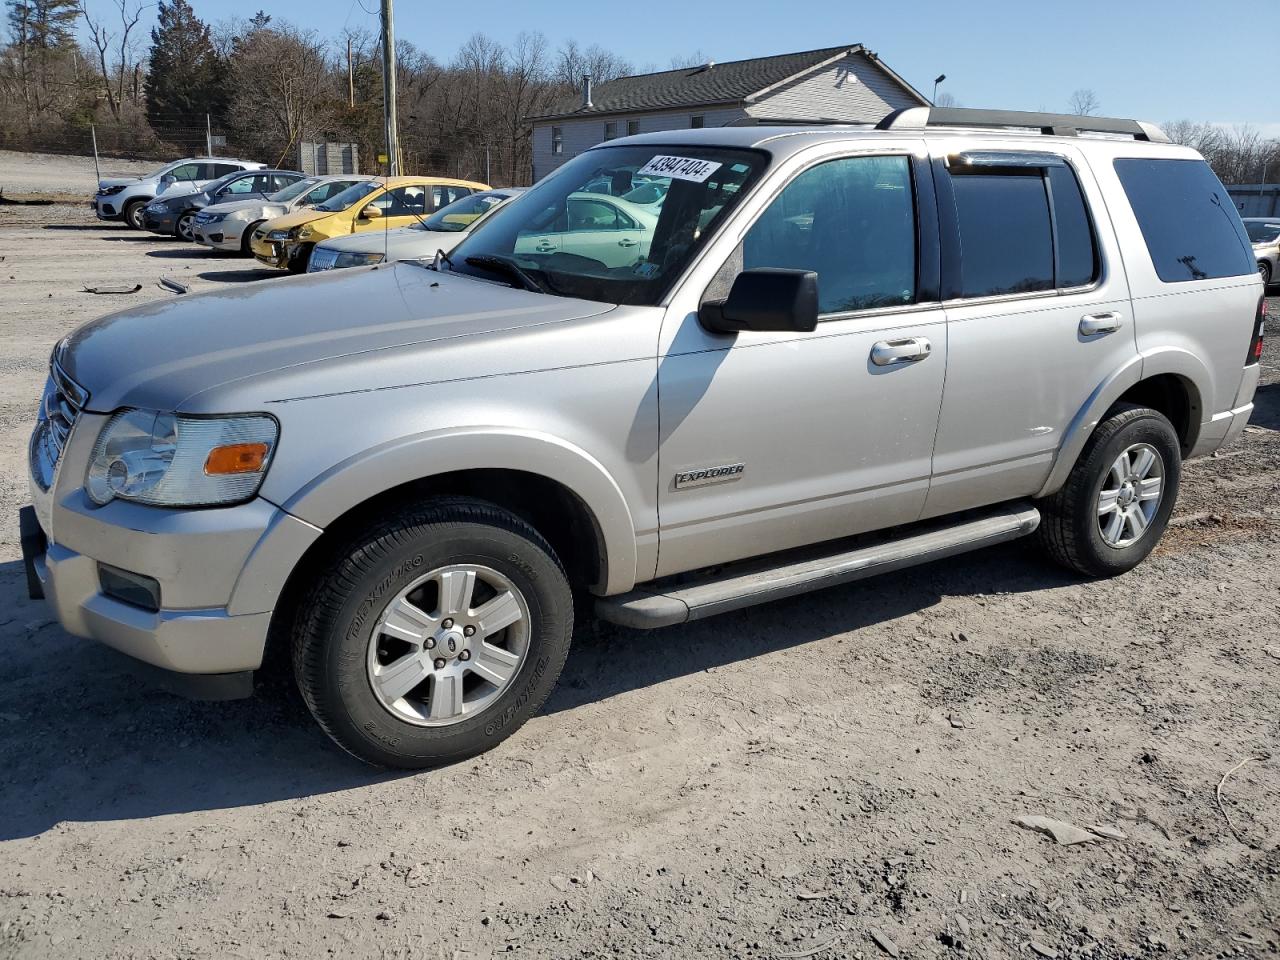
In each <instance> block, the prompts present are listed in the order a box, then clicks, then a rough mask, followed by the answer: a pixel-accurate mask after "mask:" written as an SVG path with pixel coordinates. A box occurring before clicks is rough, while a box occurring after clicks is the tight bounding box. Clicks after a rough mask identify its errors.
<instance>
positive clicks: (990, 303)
mask: <svg viewBox="0 0 1280 960" xmlns="http://www.w3.org/2000/svg"><path fill="white" fill-rule="evenodd" d="M931 147H932V150H931V152H932V155H933V168H934V181H935V184H936V186H937V190H938V210H939V223H940V232H941V238H942V296H943V300H944V307H945V309H946V315H947V342H948V355H947V383H946V391H945V393H944V395H943V401H942V415H941V418H940V420H939V423H938V438H937V444H936V446H935V449H934V464H933V470H934V473H933V482H932V485H931V488H930V491H929V498H928V503H927V505H926V508H925V515H926V516H938V515H941V514H946V513H951V512H953V511H955V510H961V509H966V508H969V507H975V506H982V505H985V504H990V503H997V502H999V501H1002V500H1008V499H1012V498H1015V497H1021V496H1028V495H1031V494H1033V493H1035V492H1037V491H1038V490H1039V489H1040V487H1041V486H1042V485H1043V483H1044V482H1045V480H1046V479H1047V478H1048V475H1049V471H1050V470H1051V468H1052V466H1053V461H1054V457H1055V454H1056V451H1057V449H1058V446H1059V445H1060V444H1061V442H1062V439H1063V436H1064V434H1065V432H1066V430H1067V428H1068V427H1069V426H1070V425H1071V423H1072V421H1073V420H1074V419H1075V418H1076V417H1077V415H1079V414H1080V413H1081V412H1082V411H1083V409H1084V408H1085V405H1086V403H1087V402H1088V400H1089V398H1090V396H1091V395H1092V394H1093V393H1094V391H1095V390H1096V389H1097V388H1098V387H1099V385H1100V384H1102V383H1103V382H1104V381H1106V380H1107V379H1109V378H1110V377H1112V376H1113V375H1114V374H1115V373H1116V372H1117V371H1119V370H1120V369H1121V368H1122V367H1124V366H1125V365H1126V364H1128V363H1132V362H1137V360H1136V358H1137V348H1136V345H1135V337H1134V324H1133V312H1132V307H1131V304H1130V301H1129V289H1128V285H1127V282H1126V278H1125V272H1124V269H1123V266H1122V261H1121V258H1120V254H1119V248H1118V245H1117V242H1116V237H1115V233H1114V230H1113V229H1112V225H1111V222H1110V220H1109V219H1108V217H1107V213H1106V207H1105V205H1104V204H1103V202H1102V198H1101V194H1100V192H1099V189H1098V185H1097V182H1096V181H1095V180H1094V178H1093V175H1092V173H1091V172H1090V170H1089V166H1088V164H1086V163H1085V162H1084V158H1083V157H1082V156H1080V154H1079V152H1078V151H1077V150H1076V149H1075V148H1073V147H1069V146H1066V145H1062V144H1053V145H1051V146H1046V147H1044V148H1040V145H1038V144H1037V145H1034V146H1029V145H1028V144H1027V142H1026V141H1025V139H1024V140H1022V141H1011V142H1009V143H1008V144H1007V145H1004V144H1001V143H1000V142H999V141H995V142H994V145H993V141H992V140H990V139H988V138H984V139H983V140H980V141H973V142H971V143H966V142H965V141H964V140H963V139H961V138H955V139H950V138H949V139H946V140H941V139H940V140H937V141H934V142H933V143H932V144H931Z"/></svg>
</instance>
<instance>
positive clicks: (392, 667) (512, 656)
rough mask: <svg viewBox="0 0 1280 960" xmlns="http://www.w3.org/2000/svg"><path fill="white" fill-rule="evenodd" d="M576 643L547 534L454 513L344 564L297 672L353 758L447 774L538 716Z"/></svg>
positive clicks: (301, 636)
mask: <svg viewBox="0 0 1280 960" xmlns="http://www.w3.org/2000/svg"><path fill="white" fill-rule="evenodd" d="M572 630H573V596H572V593H571V591H570V589H569V583H568V580H567V579H566V577H565V573H564V569H563V568H562V567H561V565H560V562H559V560H558V559H557V558H556V555H555V553H554V552H553V551H552V549H551V547H550V546H549V545H548V544H547V542H546V541H545V540H544V539H543V538H542V537H541V536H540V535H539V534H538V533H537V531H535V530H534V529H533V528H532V527H530V526H529V525H528V524H526V523H525V522H524V521H523V520H521V519H520V518H518V517H516V516H515V515H514V514H512V513H509V512H508V511H506V510H502V509H500V508H498V507H496V506H493V505H491V504H487V503H483V502H481V501H477V500H470V499H462V498H458V499H449V500H441V501H439V502H437V503H435V504H432V505H428V506H424V507H416V508H411V509H408V510H406V511H404V512H403V513H402V514H400V515H399V516H398V517H395V518H393V519H391V520H389V521H388V522H386V523H384V524H382V525H381V526H378V527H375V528H373V529H372V530H369V531H368V532H366V533H364V534H362V535H361V536H359V537H358V538H356V539H355V540H354V541H353V542H351V543H349V544H348V545H347V546H346V547H345V548H343V549H342V550H341V551H339V553H338V555H337V556H336V557H335V558H334V560H333V562H332V563H331V565H330V566H329V568H328V569H327V570H326V571H324V572H323V573H322V574H321V575H320V576H319V577H318V578H317V580H316V583H315V585H314V587H313V588H312V590H311V592H310V595H309V596H306V597H304V598H303V600H302V603H301V605H300V609H299V615H298V620H297V622H296V624H295V630H294V641H293V662H294V673H295V676H296V678H297V681H298V687H299V689H300V690H301V691H302V696H303V699H304V700H305V701H306V703H307V706H308V707H309V708H310V710H311V713H312V715H313V716H314V717H315V718H316V720H317V721H318V722H319V724H320V726H321V727H323V728H324V730H325V732H326V733H328V734H329V736H330V737H332V738H333V740H334V741H335V742H336V743H337V744H338V745H339V746H341V747H342V748H343V749H345V750H347V751H348V752H349V753H351V754H353V755H355V756H356V757H359V758H360V759H361V760H365V761H367V762H369V763H373V764H378V765H381V766H388V767H401V768H406V769H413V768H421V767H430V766H437V765H439V764H443V763H450V762H453V761H456V760H461V759H463V758H465V757H469V756H472V755H474V754H477V753H481V752H483V751H485V750H488V749H489V748H491V747H493V746H494V745H496V744H498V743H500V742H501V741H502V740H504V739H505V738H506V737H508V736H510V735H511V734H512V733H514V732H515V731H516V730H517V729H519V728H520V726H521V724H523V723H524V722H525V721H526V720H527V719H529V717H531V716H533V715H534V714H535V713H537V712H538V710H539V708H540V707H541V706H542V703H543V701H544V700H545V699H546V698H547V695H548V694H549V693H550V692H551V690H552V688H553V687H554V686H555V683H556V680H557V679H558V678H559V676H560V670H561V668H562V667H563V666H564V661H565V657H566V656H567V655H568V652H569V643H570V638H571V635H572Z"/></svg>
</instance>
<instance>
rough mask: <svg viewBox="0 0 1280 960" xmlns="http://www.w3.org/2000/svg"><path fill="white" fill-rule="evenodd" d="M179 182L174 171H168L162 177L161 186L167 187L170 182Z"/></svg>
mask: <svg viewBox="0 0 1280 960" xmlns="http://www.w3.org/2000/svg"><path fill="white" fill-rule="evenodd" d="M177 182H178V178H177V177H175V176H174V175H173V174H172V173H166V174H165V175H164V176H163V177H161V178H160V186H162V187H167V186H169V185H170V184H173V183H177Z"/></svg>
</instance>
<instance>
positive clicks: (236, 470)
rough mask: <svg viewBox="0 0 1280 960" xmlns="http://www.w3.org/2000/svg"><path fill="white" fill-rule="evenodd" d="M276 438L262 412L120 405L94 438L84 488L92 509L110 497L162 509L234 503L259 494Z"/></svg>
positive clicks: (272, 421)
mask: <svg viewBox="0 0 1280 960" xmlns="http://www.w3.org/2000/svg"><path fill="white" fill-rule="evenodd" d="M278 435H279V427H277V426H276V421H275V419H274V418H273V417H269V416H266V415H265V414H249V415H245V416H235V417H184V416H182V415H181V414H174V413H160V412H157V411H155V410H121V411H120V412H119V413H117V414H116V415H115V416H113V417H112V418H111V419H110V420H108V421H107V425H106V426H105V427H103V428H102V433H100V434H99V435H98V441H97V443H95V444H94V447H93V454H92V456H90V458H89V470H88V473H87V475H86V477H85V490H86V491H87V492H88V494H89V499H90V500H92V501H93V502H94V503H96V504H98V505H99V506H102V505H103V504H106V503H110V502H111V501H112V500H114V499H115V498H117V497H119V498H120V499H121V500H132V501H134V502H135V503H145V504H150V505H152V506H163V507H195V506H215V505H220V504H228V503H238V502H239V501H242V500H248V499H249V498H250V497H252V496H253V495H254V494H255V493H257V492H258V487H259V485H261V483H262V478H263V477H264V476H266V473H267V467H268V465H269V464H270V463H271V454H272V452H273V451H274V450H275V446H276V439H277V436H278Z"/></svg>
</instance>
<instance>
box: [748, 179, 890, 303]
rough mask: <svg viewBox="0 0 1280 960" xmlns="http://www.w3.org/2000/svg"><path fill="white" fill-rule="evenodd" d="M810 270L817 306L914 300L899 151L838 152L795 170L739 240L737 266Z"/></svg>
mask: <svg viewBox="0 0 1280 960" xmlns="http://www.w3.org/2000/svg"><path fill="white" fill-rule="evenodd" d="M754 267H785V268H789V269H795V270H813V271H815V272H816V273H817V274H818V312H819V313H824V314H831V313H845V312H848V311H851V310H870V309H874V308H876V307H891V306H901V305H903V304H909V303H913V302H915V299H916V217H915V198H914V195H913V190H912V183H911V166H910V160H909V159H908V158H907V157H845V158H843V159H840V160H829V161H827V162H826V163H823V164H820V165H818V166H816V167H811V168H810V169H808V170H806V171H804V172H803V173H801V174H799V175H798V176H797V177H796V178H795V179H794V180H792V181H791V182H790V183H789V184H787V186H786V187H785V188H784V189H783V191H782V192H781V193H780V194H778V196H777V198H776V199H775V200H774V201H773V203H771V204H770V205H769V207H768V209H766V210H765V211H764V213H763V214H761V216H760V219H758V220H757V221H756V222H755V223H754V224H753V225H752V226H751V229H750V230H749V231H747V235H746V236H745V237H744V238H743V241H742V268H743V269H744V270H750V269H752V268H754Z"/></svg>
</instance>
